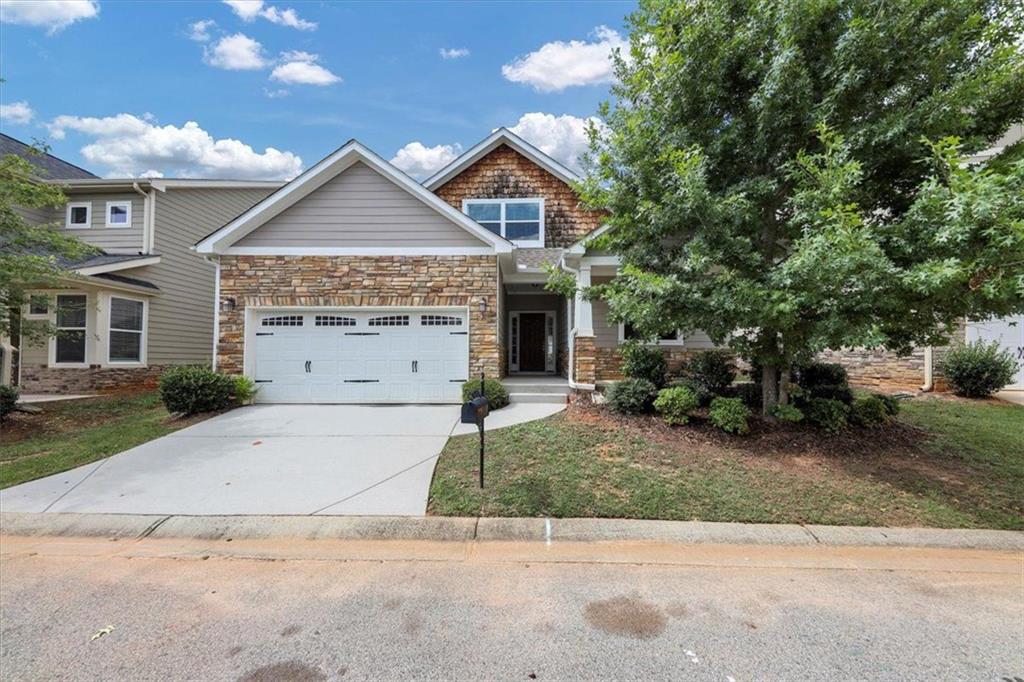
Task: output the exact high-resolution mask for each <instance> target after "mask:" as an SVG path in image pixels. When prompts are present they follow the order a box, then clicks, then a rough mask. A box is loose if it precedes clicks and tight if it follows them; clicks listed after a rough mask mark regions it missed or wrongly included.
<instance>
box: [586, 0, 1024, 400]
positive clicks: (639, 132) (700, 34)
mask: <svg viewBox="0 0 1024 682" xmlns="http://www.w3.org/2000/svg"><path fill="white" fill-rule="evenodd" d="M1022 16H1024V7H1022V6H1021V5H1019V3H1015V2H1007V1H1005V0H1004V1H1001V0H900V2H886V1H880V0H879V1H873V0H731V1H730V0H687V1H685V2H682V1H680V2H655V1H653V0H648V1H645V2H642V3H641V6H640V8H639V10H638V11H637V12H635V13H634V14H633V15H632V16H631V17H630V18H629V29H630V49H629V52H628V54H625V55H624V54H620V55H618V57H617V59H616V72H617V77H618V79H617V80H618V82H617V83H616V85H614V86H613V95H614V96H615V103H614V104H605V105H603V106H602V110H601V115H602V117H603V118H604V120H605V122H606V126H604V127H602V128H600V129H596V128H595V129H593V130H592V131H591V137H592V153H591V172H590V174H589V177H588V179H587V181H586V182H585V183H583V185H582V187H581V192H582V193H583V196H584V199H585V201H586V202H587V203H588V204H589V205H591V206H593V207H600V208H604V209H608V210H610V212H611V217H610V218H609V221H610V223H611V224H612V227H613V229H612V230H610V231H609V232H608V233H607V234H606V236H605V237H603V238H602V239H601V242H602V243H601V244H600V245H601V246H602V247H604V248H609V249H611V250H613V251H614V252H616V253H618V254H619V255H620V256H621V257H622V260H623V271H622V276H621V277H619V278H618V279H617V280H616V281H614V282H613V283H611V284H609V285H601V286H597V287H593V288H592V289H591V291H589V292H588V295H589V296H599V297H602V298H606V299H607V300H608V302H609V305H610V309H611V314H612V316H613V318H614V319H617V320H625V321H628V322H629V323H631V324H632V325H633V326H634V328H636V329H638V330H639V331H640V332H641V333H644V334H647V335H650V336H652V337H653V336H655V335H657V334H662V333H666V332H668V331H671V330H673V329H676V328H680V329H682V330H684V331H692V330H695V329H703V330H705V331H706V332H707V333H708V334H709V335H710V336H711V338H712V339H714V340H715V341H716V342H719V343H728V344H729V345H730V346H731V347H732V348H734V349H736V350H737V351H738V352H739V353H741V354H742V355H743V356H744V357H747V358H748V359H750V360H752V361H754V363H755V365H758V366H760V367H761V368H762V370H761V371H762V379H763V386H764V394H763V410H764V413H765V414H767V415H770V414H772V413H773V408H774V406H775V405H776V404H778V403H780V402H781V403H783V404H785V403H786V402H787V399H788V394H787V386H786V383H787V381H788V379H787V377H788V376H789V371H788V370H789V368H790V367H791V366H792V365H793V363H794V362H800V361H805V360H807V359H809V357H810V356H812V355H813V354H814V353H816V352H818V351H820V350H823V349H826V348H840V347H849V346H867V347H877V346H885V347H886V348H889V349H892V350H895V351H897V352H907V351H909V349H910V348H911V347H912V346H914V345H925V344H941V343H943V342H944V338H945V334H947V333H948V332H949V331H950V330H951V329H952V328H953V327H954V325H956V323H957V322H958V321H959V320H960V319H962V317H963V316H964V315H971V316H987V315H1005V314H1009V313H1013V312H1020V311H1024V165H1022V164H1021V163H1020V162H1008V163H1004V164H1002V167H1001V168H1000V171H1002V172H1000V173H997V172H994V170H978V169H973V168H965V167H963V166H962V165H961V163H960V157H959V154H960V153H963V152H971V151H977V150H981V149H985V148H987V147H990V146H991V145H992V143H993V142H994V141H995V140H996V139H998V138H999V137H1000V136H1001V135H1002V134H1003V133H1004V132H1005V131H1006V130H1007V128H1008V127H1009V126H1010V124H1011V123H1014V122H1017V121H1021V120H1022V118H1024V56H1022V50H1021V47H1020V44H1019V42H1018V41H1019V36H1020V35H1022V33H1024V19H1022ZM929 140H931V141H933V142H928V141H929Z"/></svg>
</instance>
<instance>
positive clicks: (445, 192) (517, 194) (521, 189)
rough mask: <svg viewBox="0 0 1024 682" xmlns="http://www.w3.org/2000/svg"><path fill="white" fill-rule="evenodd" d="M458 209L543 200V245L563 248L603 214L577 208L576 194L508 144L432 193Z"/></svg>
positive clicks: (593, 226) (596, 223)
mask: <svg viewBox="0 0 1024 682" xmlns="http://www.w3.org/2000/svg"><path fill="white" fill-rule="evenodd" d="M434 193H435V194H437V195H438V196H439V197H441V198H442V199H444V200H445V201H447V202H448V203H449V204H451V205H452V206H454V207H455V208H457V209H458V210H460V211H461V210H462V200H463V199H519V198H527V197H543V198H544V246H545V247H547V248H565V247H568V246H571V245H573V244H575V243H576V242H578V241H579V240H580V239H582V238H583V237H584V236H586V235H587V234H589V233H590V232H592V231H594V230H596V229H597V228H598V227H600V225H601V221H602V219H603V217H604V214H603V213H602V212H600V211H589V210H587V209H585V208H583V207H582V206H581V205H580V199H579V196H578V195H577V194H576V192H575V191H574V190H573V189H572V187H570V186H569V185H567V184H566V183H564V182H562V181H561V180H559V179H558V178H556V177H555V176H554V175H552V174H551V173H549V172H548V171H546V170H544V169H543V168H541V167H540V166H538V165H537V164H535V163H534V162H533V161H530V160H529V159H528V158H526V157H525V156H523V155H522V154H520V153H519V152H517V151H515V150H514V149H512V148H511V147H509V146H508V145H504V144H503V145H500V146H498V147H496V148H495V149H493V150H492V151H490V152H489V153H487V154H485V155H484V156H483V157H482V158H480V159H479V160H478V161H477V162H476V163H474V164H472V165H471V166H469V167H468V168H466V169H465V170H464V171H462V172H461V173H459V174H458V175H456V176H455V177H454V178H452V179H451V180H449V181H448V182H446V183H445V184H443V185H441V187H439V188H437V190H435V191H434Z"/></svg>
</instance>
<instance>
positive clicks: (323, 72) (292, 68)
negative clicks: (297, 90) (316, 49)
mask: <svg viewBox="0 0 1024 682" xmlns="http://www.w3.org/2000/svg"><path fill="white" fill-rule="evenodd" d="M281 59H282V60H283V61H284V63H283V64H280V65H278V66H277V67H275V68H274V70H273V71H272V72H271V73H270V78H271V80H275V81H280V82H281V83H292V84H301V85H333V84H334V83H340V82H341V77H340V76H337V75H335V74H333V73H331V72H330V71H328V70H327V69H325V68H324V67H322V66H320V65H319V64H317V62H318V61H319V60H320V56H319V55H315V54H310V53H309V52H301V51H293V52H282V53H281Z"/></svg>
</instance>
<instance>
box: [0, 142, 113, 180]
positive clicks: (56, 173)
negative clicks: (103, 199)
mask: <svg viewBox="0 0 1024 682" xmlns="http://www.w3.org/2000/svg"><path fill="white" fill-rule="evenodd" d="M7 154H14V155H15V156H20V157H21V158H23V159H25V160H26V161H28V162H29V163H31V164H32V165H33V166H35V167H36V168H38V169H39V170H40V172H41V173H42V174H43V175H44V176H45V177H47V178H48V179H50V180H73V179H74V180H79V179H83V178H95V177H96V176H95V175H93V174H92V173H90V172H89V171H87V170H85V169H84V168H79V167H78V166H76V165H75V164H73V163H68V162H67V161H65V160H64V159H61V158H58V157H56V156H54V155H53V154H47V153H39V152H38V151H37V150H35V149H34V148H33V147H31V146H29V145H27V144H25V143H24V142H22V141H21V140H16V139H14V138H13V137H11V136H10V135H4V134H3V133H0V156H6V155H7Z"/></svg>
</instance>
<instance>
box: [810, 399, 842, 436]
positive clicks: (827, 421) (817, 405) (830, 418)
mask: <svg viewBox="0 0 1024 682" xmlns="http://www.w3.org/2000/svg"><path fill="white" fill-rule="evenodd" d="M849 414H850V406H849V405H847V404H846V403H843V402H840V401H838V400H830V399H828V398H811V399H810V400H808V401H807V407H806V408H804V416H805V417H807V421H809V422H810V423H811V424H814V425H815V426H817V427H819V428H822V429H824V430H826V431H828V432H829V433H839V432H840V431H842V430H843V429H845V428H846V421H847V418H848V416H849Z"/></svg>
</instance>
